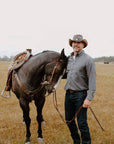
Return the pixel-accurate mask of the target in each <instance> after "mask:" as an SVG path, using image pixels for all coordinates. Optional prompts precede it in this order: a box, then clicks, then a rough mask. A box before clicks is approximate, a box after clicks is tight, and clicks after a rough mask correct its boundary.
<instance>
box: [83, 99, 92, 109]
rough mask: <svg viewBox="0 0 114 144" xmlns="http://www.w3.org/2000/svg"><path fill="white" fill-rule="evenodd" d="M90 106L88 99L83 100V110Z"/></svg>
mask: <svg viewBox="0 0 114 144" xmlns="http://www.w3.org/2000/svg"><path fill="white" fill-rule="evenodd" d="M90 104H91V101H90V100H88V99H85V100H84V103H83V107H84V108H89V107H90Z"/></svg>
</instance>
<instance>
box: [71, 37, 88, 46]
mask: <svg viewBox="0 0 114 144" xmlns="http://www.w3.org/2000/svg"><path fill="white" fill-rule="evenodd" d="M72 42H79V41H75V40H71V39H69V45H70V46H71V47H72ZM80 42H82V43H84V48H85V47H87V45H88V42H87V40H86V39H83V40H82V41H80Z"/></svg>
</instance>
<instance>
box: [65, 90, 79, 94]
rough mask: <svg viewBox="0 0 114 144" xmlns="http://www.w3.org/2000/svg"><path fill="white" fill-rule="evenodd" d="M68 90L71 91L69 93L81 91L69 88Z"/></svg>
mask: <svg viewBox="0 0 114 144" xmlns="http://www.w3.org/2000/svg"><path fill="white" fill-rule="evenodd" d="M67 92H69V93H76V92H80V91H76V90H71V89H68V90H67Z"/></svg>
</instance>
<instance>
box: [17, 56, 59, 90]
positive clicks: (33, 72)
mask: <svg viewBox="0 0 114 144" xmlns="http://www.w3.org/2000/svg"><path fill="white" fill-rule="evenodd" d="M57 57H58V55H57V54H53V55H52V54H44V55H36V56H33V57H31V58H30V59H29V61H27V62H26V63H25V64H24V65H23V67H22V68H21V69H20V71H19V77H20V79H21V81H22V83H26V84H28V86H30V85H32V86H33V87H34V86H36V85H38V84H39V83H41V81H42V78H43V76H44V68H45V65H46V64H47V63H49V62H51V61H54V60H55V59H57Z"/></svg>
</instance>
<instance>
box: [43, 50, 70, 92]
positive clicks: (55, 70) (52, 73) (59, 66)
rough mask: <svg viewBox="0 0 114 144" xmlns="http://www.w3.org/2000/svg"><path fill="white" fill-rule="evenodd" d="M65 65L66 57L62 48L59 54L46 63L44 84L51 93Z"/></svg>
mask: <svg viewBox="0 0 114 144" xmlns="http://www.w3.org/2000/svg"><path fill="white" fill-rule="evenodd" d="M66 66H67V57H66V56H65V54H64V49H63V50H62V51H61V54H60V56H59V57H58V58H57V59H56V60H54V61H52V62H50V63H48V64H47V65H46V66H45V78H44V79H45V82H47V85H46V86H45V88H46V90H47V91H48V93H51V92H52V90H53V89H54V88H56V87H57V85H58V84H59V81H60V79H61V78H62V76H63V74H64V72H65V70H66Z"/></svg>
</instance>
